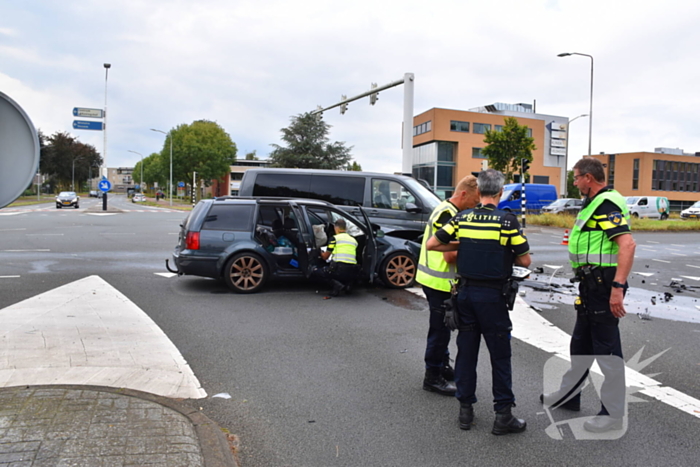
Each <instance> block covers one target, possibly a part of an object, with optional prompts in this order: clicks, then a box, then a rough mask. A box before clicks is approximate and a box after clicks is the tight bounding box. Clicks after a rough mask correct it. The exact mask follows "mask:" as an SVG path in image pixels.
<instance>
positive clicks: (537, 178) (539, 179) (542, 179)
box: [532, 175, 549, 185]
mask: <svg viewBox="0 0 700 467" xmlns="http://www.w3.org/2000/svg"><path fill="white" fill-rule="evenodd" d="M532 183H541V184H543V185H549V176H547V175H533V176H532Z"/></svg>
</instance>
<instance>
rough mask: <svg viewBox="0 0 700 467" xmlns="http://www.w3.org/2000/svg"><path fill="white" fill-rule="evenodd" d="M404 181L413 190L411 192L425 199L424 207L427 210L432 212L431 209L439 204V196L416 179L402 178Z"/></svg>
mask: <svg viewBox="0 0 700 467" xmlns="http://www.w3.org/2000/svg"><path fill="white" fill-rule="evenodd" d="M404 183H406V185H408V187H409V188H410V189H411V191H413V193H415V194H416V195H417V196H418V197H419V198H421V199H424V200H425V202H426V204H427V206H425V207H427V208H428V209H429V210H430V211H429V212H432V211H433V209H435V208H436V207H437V205H438V204H440V201H441V200H440V198H438V197H437V195H436V194H435V193H433V192H432V191H430V190H428V189H427V188H426V187H424V186H423V185H421V184H420V183H419V182H418V181H417V180H416V179H414V178H409V179H407V180H404Z"/></svg>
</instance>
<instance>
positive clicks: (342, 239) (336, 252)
mask: <svg viewBox="0 0 700 467" xmlns="http://www.w3.org/2000/svg"><path fill="white" fill-rule="evenodd" d="M334 240H335V246H334V247H333V258H332V259H333V261H335V262H336V263H348V264H357V240H355V239H354V238H353V237H352V235H349V234H347V233H345V232H341V233H339V234H336V236H335V238H334Z"/></svg>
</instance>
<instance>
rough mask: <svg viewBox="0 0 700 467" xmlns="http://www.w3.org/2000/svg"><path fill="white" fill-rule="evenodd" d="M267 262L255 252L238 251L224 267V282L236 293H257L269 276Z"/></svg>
mask: <svg viewBox="0 0 700 467" xmlns="http://www.w3.org/2000/svg"><path fill="white" fill-rule="evenodd" d="M268 275H269V274H268V271H267V264H265V262H264V261H263V260H262V258H260V256H258V255H256V254H255V253H238V254H237V255H235V256H234V257H232V258H231V259H230V260H229V261H228V262H227V263H226V267H225V268H224V282H226V285H227V286H228V287H229V288H230V289H231V290H233V291H234V292H236V293H255V292H257V291H259V290H260V289H261V288H262V287H263V285H265V282H266V281H267V278H268Z"/></svg>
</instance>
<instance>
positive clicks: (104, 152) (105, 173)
mask: <svg viewBox="0 0 700 467" xmlns="http://www.w3.org/2000/svg"><path fill="white" fill-rule="evenodd" d="M104 67H105V114H104V127H103V128H102V133H103V136H104V146H103V148H102V157H103V162H102V163H103V164H104V170H103V172H102V176H104V177H105V178H106V179H109V169H108V165H107V77H108V76H109V69H110V68H111V67H112V65H111V64H109V63H105V64H104ZM102 210H103V211H106V210H107V192H105V193H104V195H103V196H102Z"/></svg>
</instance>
